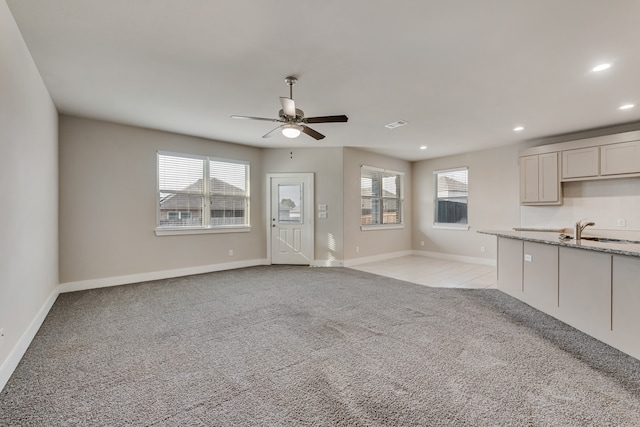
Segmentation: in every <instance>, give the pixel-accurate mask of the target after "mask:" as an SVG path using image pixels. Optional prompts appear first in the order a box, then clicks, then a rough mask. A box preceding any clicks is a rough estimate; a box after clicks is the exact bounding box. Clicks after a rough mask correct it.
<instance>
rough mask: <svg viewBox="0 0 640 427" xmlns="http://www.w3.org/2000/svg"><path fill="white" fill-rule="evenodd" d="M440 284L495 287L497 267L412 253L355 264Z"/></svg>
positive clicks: (449, 286) (384, 272) (446, 285)
mask: <svg viewBox="0 0 640 427" xmlns="http://www.w3.org/2000/svg"><path fill="white" fill-rule="evenodd" d="M351 268H353V269H354V270H360V271H366V272H369V273H374V274H379V275H381V276H387V277H393V278H394V279H400V280H406V281H407V282H413V283H417V284H419V285H425V286H432V287H436V288H476V289H477V288H495V287H496V267H492V266H488V265H481V264H471V263H465V262H458V261H447V260H442V259H436V258H427V257H424V256H419V255H409V256H403V257H398V258H392V259H389V260H386V261H376V262H371V263H367V264H360V265H356V266H353V267H351Z"/></svg>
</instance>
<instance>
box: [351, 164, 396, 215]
mask: <svg viewBox="0 0 640 427" xmlns="http://www.w3.org/2000/svg"><path fill="white" fill-rule="evenodd" d="M402 179H403V174H402V173H401V172H394V171H387V170H383V169H378V168H373V167H370V166H362V168H361V170H360V197H361V217H360V223H361V224H362V225H384V224H402V222H403V221H402V204H403V198H402Z"/></svg>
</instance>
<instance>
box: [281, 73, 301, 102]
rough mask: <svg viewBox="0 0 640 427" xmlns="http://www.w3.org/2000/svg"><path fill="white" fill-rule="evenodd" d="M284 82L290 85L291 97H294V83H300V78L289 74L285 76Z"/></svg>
mask: <svg viewBox="0 0 640 427" xmlns="http://www.w3.org/2000/svg"><path fill="white" fill-rule="evenodd" d="M284 82H285V83H286V84H287V85H289V99H293V85H294V84H296V83H298V79H297V78H295V77H293V76H287V77H285V78H284Z"/></svg>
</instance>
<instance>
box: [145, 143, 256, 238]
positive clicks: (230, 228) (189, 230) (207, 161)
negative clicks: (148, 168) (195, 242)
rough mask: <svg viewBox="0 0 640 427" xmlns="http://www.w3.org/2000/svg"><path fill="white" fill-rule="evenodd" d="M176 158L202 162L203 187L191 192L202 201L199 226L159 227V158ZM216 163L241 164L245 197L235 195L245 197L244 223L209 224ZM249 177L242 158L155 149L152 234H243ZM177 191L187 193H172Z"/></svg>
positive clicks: (246, 222) (248, 213)
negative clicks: (212, 175) (154, 221)
mask: <svg viewBox="0 0 640 427" xmlns="http://www.w3.org/2000/svg"><path fill="white" fill-rule="evenodd" d="M161 156H166V157H176V158H184V159H195V160H199V161H202V189H201V191H200V192H199V193H190V194H196V195H199V196H200V197H202V204H201V206H200V212H201V216H202V225H196V226H191V225H186V226H161V225H160V221H161V217H162V214H161V209H160V200H161V196H160V194H161V192H162V191H161V188H160V157H161ZM212 161H213V162H219V163H226V164H235V165H238V164H239V165H243V166H244V170H245V190H244V196H236V197H243V198H244V201H245V202H244V206H245V209H244V212H245V214H244V223H243V224H228V225H227V224H223V225H214V224H212V218H211V217H212V211H211V206H212V202H211V200H212V198H213V197H216V196H215V194H214V193H213V191H212V188H211V187H212V186H211V167H210V166H211V162H212ZM250 178H251V164H250V162H248V161H244V160H236V159H225V158H220V157H212V156H201V155H196V154H186V153H177V152H170V151H157V152H156V225H155V234H156V235H157V236H174V235H182V234H209V233H242V232H249V231H251V210H250V206H251V193H250V181H251V180H250ZM175 193H176V194H189V193H187V192H185V193H180V192H179V191H176V192H175ZM183 210H184V209H179V211H183Z"/></svg>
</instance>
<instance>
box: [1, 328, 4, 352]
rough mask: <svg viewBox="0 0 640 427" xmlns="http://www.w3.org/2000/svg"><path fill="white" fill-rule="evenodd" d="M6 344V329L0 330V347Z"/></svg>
mask: <svg viewBox="0 0 640 427" xmlns="http://www.w3.org/2000/svg"><path fill="white" fill-rule="evenodd" d="M2 344H4V328H0V347H2Z"/></svg>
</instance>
